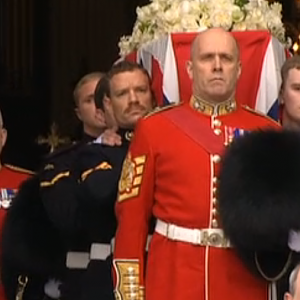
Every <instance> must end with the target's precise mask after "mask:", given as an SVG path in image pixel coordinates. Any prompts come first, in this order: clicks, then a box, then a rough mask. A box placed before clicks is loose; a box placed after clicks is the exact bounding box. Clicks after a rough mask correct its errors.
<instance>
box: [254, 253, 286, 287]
mask: <svg viewBox="0 0 300 300" xmlns="http://www.w3.org/2000/svg"><path fill="white" fill-rule="evenodd" d="M254 258H255V264H256V267H257V270H258V272H259V273H260V275H261V276H262V277H263V278H264V279H265V280H267V281H272V282H275V281H277V280H278V279H280V278H281V277H282V276H283V275H284V274H285V273H286V272H287V270H288V268H289V266H290V264H291V261H292V251H290V253H289V256H288V259H287V261H286V263H285V265H284V266H283V268H282V270H281V271H280V273H279V274H278V275H277V276H275V277H269V276H267V275H266V274H265V273H264V272H263V270H262V268H261V266H260V264H259V262H258V258H257V252H255V256H254Z"/></svg>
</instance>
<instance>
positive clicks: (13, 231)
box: [1, 136, 92, 300]
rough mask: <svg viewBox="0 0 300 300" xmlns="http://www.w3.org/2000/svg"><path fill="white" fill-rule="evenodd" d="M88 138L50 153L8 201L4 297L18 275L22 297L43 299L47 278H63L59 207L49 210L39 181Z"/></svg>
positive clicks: (10, 294) (12, 293)
mask: <svg viewBox="0 0 300 300" xmlns="http://www.w3.org/2000/svg"><path fill="white" fill-rule="evenodd" d="M91 139H92V138H91V137H87V136H86V137H84V139H83V140H82V141H81V142H78V143H75V144H73V145H71V146H67V147H64V148H61V149H59V150H57V151H55V152H54V153H52V154H50V155H49V156H48V157H47V158H46V163H45V165H44V167H43V168H42V170H41V171H39V172H37V173H36V174H35V175H34V176H33V177H32V178H30V179H28V180H27V181H25V182H24V183H23V184H22V185H21V187H20V189H19V192H18V194H17V196H16V198H15V199H14V201H12V205H11V207H10V209H9V211H8V214H7V217H6V220H5V223H4V227H3V235H2V249H3V255H2V257H1V276H2V278H1V279H2V283H3V285H4V288H5V292H6V294H7V298H8V300H14V299H15V297H16V292H17V289H18V287H20V286H18V277H19V276H22V279H23V280H25V281H26V282H27V284H26V286H25V289H24V293H23V299H24V300H27V299H28V300H35V299H37V300H40V299H46V298H45V293H44V288H45V284H46V283H47V282H48V280H49V279H51V278H55V279H59V280H63V278H64V276H65V253H66V245H65V236H64V235H63V233H62V232H61V230H60V229H61V227H60V226H59V224H58V223H57V219H58V218H56V219H55V218H54V217H55V216H57V215H58V212H60V207H59V206H57V211H56V213H55V211H51V210H49V207H47V206H46V205H45V204H46V202H45V201H44V199H43V193H42V191H43V189H42V190H41V187H40V185H41V184H40V183H41V182H42V181H45V176H47V175H48V172H58V173H61V172H60V171H59V170H68V169H69V167H70V166H71V165H72V164H73V160H74V159H75V157H76V156H77V153H78V151H79V150H80V148H81V147H82V146H83V145H85V144H86V143H87V140H89V141H90V140H91ZM59 199H60V203H61V204H63V205H65V206H67V205H66V204H65V203H66V202H67V201H68V198H67V197H65V195H64V193H62V194H61V195H60V196H59ZM53 203H56V202H55V201H53ZM67 203H68V202H67ZM69 203H71V205H69V206H70V207H71V208H69V209H70V210H72V201H71V199H69ZM54 210H55V209H54ZM65 220H68V219H67V218H66V219H65ZM62 223H63V224H64V223H65V222H62Z"/></svg>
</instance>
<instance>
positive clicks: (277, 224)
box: [218, 130, 300, 276]
mask: <svg viewBox="0 0 300 300" xmlns="http://www.w3.org/2000/svg"><path fill="white" fill-rule="evenodd" d="M219 179H220V180H219V188H218V200H219V202H218V203H219V213H220V219H221V223H222V227H223V229H224V232H225V234H226V235H227V236H228V237H229V239H230V241H231V243H232V244H233V246H234V247H235V248H236V249H237V251H238V252H239V254H240V255H241V257H242V258H243V260H244V261H245V262H246V263H247V264H248V266H249V265H250V267H251V268H252V269H256V271H255V272H256V273H257V266H256V264H255V263H254V253H255V252H256V253H258V256H259V261H260V262H261V265H262V267H264V268H263V269H264V270H266V271H267V272H269V273H272V275H270V276H273V275H274V274H276V273H277V274H278V272H280V270H281V268H282V267H283V265H284V264H285V262H286V260H287V257H288V253H289V249H288V236H289V231H290V230H291V229H294V230H300V134H299V133H298V132H294V131H271V130H268V131H255V132H252V133H249V134H246V135H245V136H243V137H241V138H237V139H236V140H235V141H233V143H232V144H231V145H230V146H229V147H228V149H227V151H226V152H225V155H224V157H223V159H222V163H221V170H220V177H219ZM270 269H271V270H270Z"/></svg>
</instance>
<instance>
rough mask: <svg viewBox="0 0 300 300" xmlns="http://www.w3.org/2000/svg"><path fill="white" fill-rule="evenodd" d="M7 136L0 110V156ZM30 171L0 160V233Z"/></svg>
mask: <svg viewBox="0 0 300 300" xmlns="http://www.w3.org/2000/svg"><path fill="white" fill-rule="evenodd" d="M6 138H7V130H6V129H5V128H4V127H3V118H2V114H1V111H0V156H1V152H2V149H3V147H4V145H5V142H6ZM31 174H32V173H31V172H29V171H27V170H24V169H21V168H17V167H14V166H10V165H2V164H1V161H0V234H1V232H2V226H3V222H4V218H5V216H6V213H7V209H8V208H9V206H10V203H11V201H12V198H13V197H14V195H15V194H16V192H17V189H18V187H19V185H20V184H21V183H22V181H24V180H25V179H27V178H28V177H29V176H30V175H31ZM4 299H5V296H4V291H3V287H2V285H1V284H0V300H4Z"/></svg>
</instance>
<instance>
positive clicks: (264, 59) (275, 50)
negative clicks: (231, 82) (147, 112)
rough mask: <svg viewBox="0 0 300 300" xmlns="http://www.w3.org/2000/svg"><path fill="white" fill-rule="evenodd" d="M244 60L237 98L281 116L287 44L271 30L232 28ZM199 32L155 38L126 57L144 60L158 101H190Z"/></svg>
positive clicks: (274, 115)
mask: <svg viewBox="0 0 300 300" xmlns="http://www.w3.org/2000/svg"><path fill="white" fill-rule="evenodd" d="M232 34H233V36H234V37H235V38H236V39H237V41H238V43H239V46H240V51H241V62H242V75H241V77H240V79H239V82H238V86H237V92H236V99H237V101H238V102H239V103H241V104H244V105H247V106H249V107H251V108H253V109H256V110H258V111H260V112H262V113H264V114H270V115H271V116H273V117H274V118H276V117H277V116H278V113H277V112H278V101H277V97H278V92H279V89H280V85H281V78H280V68H281V66H282V64H283V63H284V61H285V59H286V52H285V49H284V46H283V45H282V44H281V43H280V42H279V41H278V40H277V39H276V38H274V37H272V36H271V35H270V33H269V32H268V31H245V32H232ZM196 35H197V33H172V34H169V35H166V36H164V37H162V38H160V39H159V40H156V41H153V42H151V43H149V44H147V45H145V46H144V47H142V48H141V49H139V50H138V51H136V52H132V53H131V54H129V55H128V56H127V57H126V59H127V60H131V61H137V62H139V63H141V64H142V65H143V66H144V67H145V68H146V69H147V70H148V72H149V74H150V76H151V77H152V80H153V82H152V87H153V90H154V93H155V96H156V99H157V101H158V104H159V105H165V104H168V103H176V102H179V101H188V100H189V99H190V97H191V81H190V79H189V77H188V74H187V72H186V67H185V66H186V62H187V61H188V60H189V58H190V46H191V43H192V41H193V39H194V38H195V36H196Z"/></svg>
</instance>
